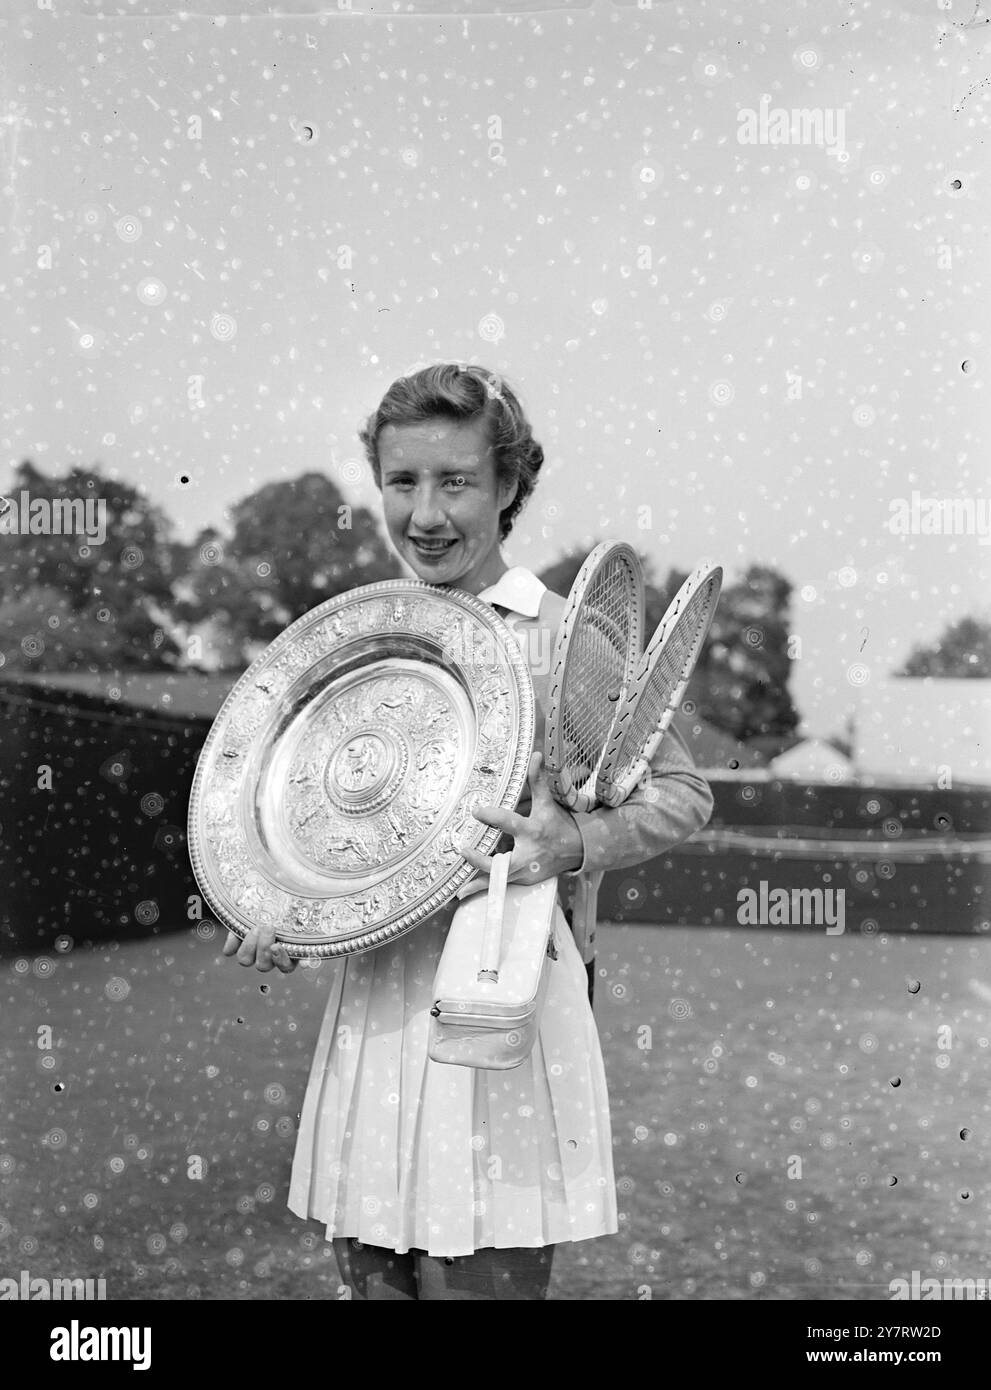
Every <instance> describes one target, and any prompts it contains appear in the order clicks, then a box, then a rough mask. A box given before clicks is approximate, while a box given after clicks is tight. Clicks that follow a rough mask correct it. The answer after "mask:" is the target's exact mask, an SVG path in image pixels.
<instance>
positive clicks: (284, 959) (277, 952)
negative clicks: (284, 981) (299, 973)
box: [272, 941, 299, 975]
mask: <svg viewBox="0 0 991 1390" xmlns="http://www.w3.org/2000/svg"><path fill="white" fill-rule="evenodd" d="M272 959H273V960H274V961H275V964H276V966H277V967H278V968H279V969H280V970H281V971H282V973H283V975H291V974H292V972H293V971H294V970H295V969H296V966H297V965H298V964H299V961H298V960H293V959H292V958H291V957H290V955H289V952H288V951H287V950H286V948H285V946H283V944H282V942H281V941H277V942H276V943H275V945H274V946H273V947H272Z"/></svg>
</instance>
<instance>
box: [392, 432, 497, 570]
mask: <svg viewBox="0 0 991 1390" xmlns="http://www.w3.org/2000/svg"><path fill="white" fill-rule="evenodd" d="M378 454H379V468H380V476H381V479H382V483H381V487H382V504H383V510H384V513H385V524H386V528H387V529H388V532H389V538H390V540H391V541H392V543H393V545H394V546H395V547H396V550H397V551H398V552H399V554H400V555H401V556H402V558H403V559H404V560H405V561H406V562H407V564H408V565H409V566H410V567H411V569H412V570H413V573H414V574H415V575H416V577H417V578H418V579H423V580H426V582H427V583H428V584H451V585H454V586H455V587H456V588H459V589H465V590H467V592H468V593H473V594H477V593H480V592H481V591H482V589H485V588H487V587H488V585H490V584H494V583H495V581H496V580H497V579H498V578H499V576H500V575H501V574H502V573H503V571H504V570H505V568H506V566H505V564H504V562H503V559H502V556H501V555H500V553H499V514H500V512H501V511H503V510H504V509H505V508H506V507H508V506H509V504H510V502H511V501H512V500H513V497H514V495H515V492H516V485H515V484H514V483H509V484H503V485H502V486H501V487H500V485H499V484H498V482H497V479H496V470H495V459H494V458H493V456H492V451H491V449H490V448H489V445H488V441H487V439H486V437H485V425H484V424H483V423H482V422H481V421H472V422H470V423H462V422H460V421H457V420H447V419H445V418H443V417H442V416H438V417H435V418H433V419H430V420H424V421H422V422H421V423H420V424H415V425H385V426H384V427H383V429H382V431H381V432H380V434H379V438H378Z"/></svg>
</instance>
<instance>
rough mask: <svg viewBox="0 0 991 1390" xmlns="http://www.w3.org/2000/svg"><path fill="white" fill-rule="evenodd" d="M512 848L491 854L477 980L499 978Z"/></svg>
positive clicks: (496, 979) (495, 979) (494, 979)
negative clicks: (502, 852)
mask: <svg viewBox="0 0 991 1390" xmlns="http://www.w3.org/2000/svg"><path fill="white" fill-rule="evenodd" d="M512 857H513V854H512V850H508V851H507V852H506V853H505V854H494V855H493V856H492V872H491V873H490V874H489V892H488V897H487V898H486V901H485V928H484V930H483V932H482V951H481V958H480V964H479V971H478V977H477V978H478V979H479V980H493V981H498V979H499V960H500V957H501V955H502V923H503V917H504V915H505V908H506V885H507V881H508V879H509V861H510V860H511V859H512Z"/></svg>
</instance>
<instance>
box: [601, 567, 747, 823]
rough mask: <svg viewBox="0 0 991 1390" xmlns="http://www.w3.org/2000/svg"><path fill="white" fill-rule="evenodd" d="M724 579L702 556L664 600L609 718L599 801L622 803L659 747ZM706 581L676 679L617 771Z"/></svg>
mask: <svg viewBox="0 0 991 1390" xmlns="http://www.w3.org/2000/svg"><path fill="white" fill-rule="evenodd" d="M722 583H723V571H722V567H721V566H720V565H717V564H715V563H714V562H713V561H712V560H708V559H706V560H700V561H699V563H698V564H697V565H696V567H695V569H694V570H693V571H692V573H691V574H690V575H689V576H688V578H687V579H686V580H685V582H684V583H683V584H682V586H681V588H680V589H679V590H678V592H677V593H676V594H675V596H674V598H673V599H672V600H671V602H670V603H669V604H668V607H667V609H666V611H665V613H664V616H663V618H662V619H661V621H660V622H659V623H658V625H657V628H656V629H655V631H654V635H653V636H652V637H651V639H650V641H649V642H648V643H647V646H646V648H645V649H644V652H643V655H642V657H641V658H640V661H639V664H638V666H637V670H636V673H635V675H634V678H633V681H632V683H631V685H630V686H629V688H628V690H627V692H626V695H625V698H624V699H623V700H622V701H621V704H620V708H619V709H618V710H617V711H616V718H615V720H614V722H613V727H612V733H611V734H610V738H609V743H608V745H607V747H606V750H605V752H604V754H603V757H602V759H601V760H600V763H599V769H598V772H597V774H596V779H595V796H596V800H597V801H598V802H599V803H600V804H601V805H603V806H609V807H615V806H621V805H622V804H623V802H624V801H625V800H626V798H627V797H628V796H629V795H630V794H631V792H632V791H633V789H634V788H635V787H636V785H637V783H638V782H639V781H640V779H641V777H643V775H644V773H645V772H646V771H647V768H648V767H649V766H650V760H651V758H652V757H653V756H654V754H655V752H656V751H657V746H658V744H659V743H660V741H661V739H662V738H663V737H664V735H665V733H666V732H667V730H668V727H669V726H670V724H671V720H672V719H673V718H674V712H675V710H676V709H677V708H678V706H679V705H680V704H681V701H682V698H683V697H684V694H685V690H686V688H687V686H688V683H689V681H690V680H691V678H692V674H693V673H694V670H695V667H696V665H697V663H698V659H699V657H700V656H701V654H702V648H703V646H704V645H705V639H706V637H707V635H708V632H709V628H710V627H711V625H712V619H713V617H714V615H715V612H716V607H717V605H718V603H719V595H720V593H721V592H722ZM706 586H709V589H710V599H709V604H708V608H707V610H706V612H705V613H704V615H703V621H702V623H701V626H700V627H699V629H698V631H697V633H696V635H695V641H694V647H693V649H692V651H691V652H690V653H689V655H688V657H687V658H686V660H685V661H684V663H683V664H682V667H681V672H680V674H679V676H678V679H677V681H676V682H675V684H674V685H673V686H672V687H671V691H670V693H669V695H668V699H667V703H666V705H665V707H664V709H663V711H662V712H661V716H660V718H659V719H658V721H657V724H656V725H655V726H654V729H653V730H652V732H651V733H650V735H649V736H648V737H647V739H646V741H645V742H644V744H643V746H642V748H641V749H640V752H639V754H638V755H637V757H636V758H635V759H633V760H632V761H630V762H629V767H628V770H627V772H626V773H624V774H621V775H619V776H617V775H616V774H617V768H618V767H620V766H621V765H623V764H624V763H626V762H627V761H628V757H627V740H628V738H629V733H630V729H631V727H632V724H633V718H634V715H635V713H636V711H637V707H638V705H639V704H640V701H641V699H642V698H643V696H644V694H645V692H646V691H647V689H648V688H649V686H650V684H651V681H652V680H653V677H654V672H655V670H656V669H657V666H658V664H659V662H660V659H661V656H662V655H663V653H664V650H665V648H666V646H667V644H668V642H669V641H670V640H671V637H672V636H673V634H674V633H675V632H677V630H678V626H679V624H681V623H683V622H684V621H685V615H686V613H687V611H688V606H689V604H690V603H691V601H692V599H694V598H695V596H696V594H697V593H698V592H699V590H700V589H702V588H704V587H706Z"/></svg>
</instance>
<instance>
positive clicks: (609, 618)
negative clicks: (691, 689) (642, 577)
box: [561, 564, 639, 780]
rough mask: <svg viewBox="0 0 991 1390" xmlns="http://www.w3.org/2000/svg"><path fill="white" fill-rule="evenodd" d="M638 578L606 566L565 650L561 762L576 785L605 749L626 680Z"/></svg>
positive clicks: (632, 645) (620, 568)
mask: <svg viewBox="0 0 991 1390" xmlns="http://www.w3.org/2000/svg"><path fill="white" fill-rule="evenodd" d="M636 598H637V588H636V575H635V573H634V572H633V570H632V569H631V568H630V567H629V566H627V565H625V564H622V565H607V566H605V567H604V569H603V570H602V572H601V573H600V574H598V575H597V576H596V578H595V580H594V581H593V583H592V584H591V585H590V587H589V590H588V592H587V594H586V596H585V601H584V603H583V605H582V609H581V613H580V621H579V622H578V624H577V626H576V631H575V634H574V636H573V637H572V640H571V644H570V647H569V650H568V671H567V675H566V679H565V681H564V691H565V694H564V699H563V701H562V708H561V725H562V734H563V741H564V753H565V759H566V761H567V763H568V765H569V767H570V769H571V771H572V775H573V776H574V777H575V778H576V780H577V779H579V778H584V777H588V776H589V775H590V774H591V773H592V771H593V770H594V768H595V766H596V764H597V763H598V761H599V759H600V757H601V755H602V750H603V748H604V747H605V744H606V741H607V740H608V737H609V732H610V729H611V727H612V722H613V719H614V717H615V714H616V709H617V697H618V696H619V695H620V694H621V693H622V691H623V688H624V686H625V685H626V683H627V681H628V678H629V667H630V664H631V654H632V655H634V656H635V655H636V652H635V640H636V637H638V635H639V634H636V633H634V627H635V621H636V620H635V613H636Z"/></svg>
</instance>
